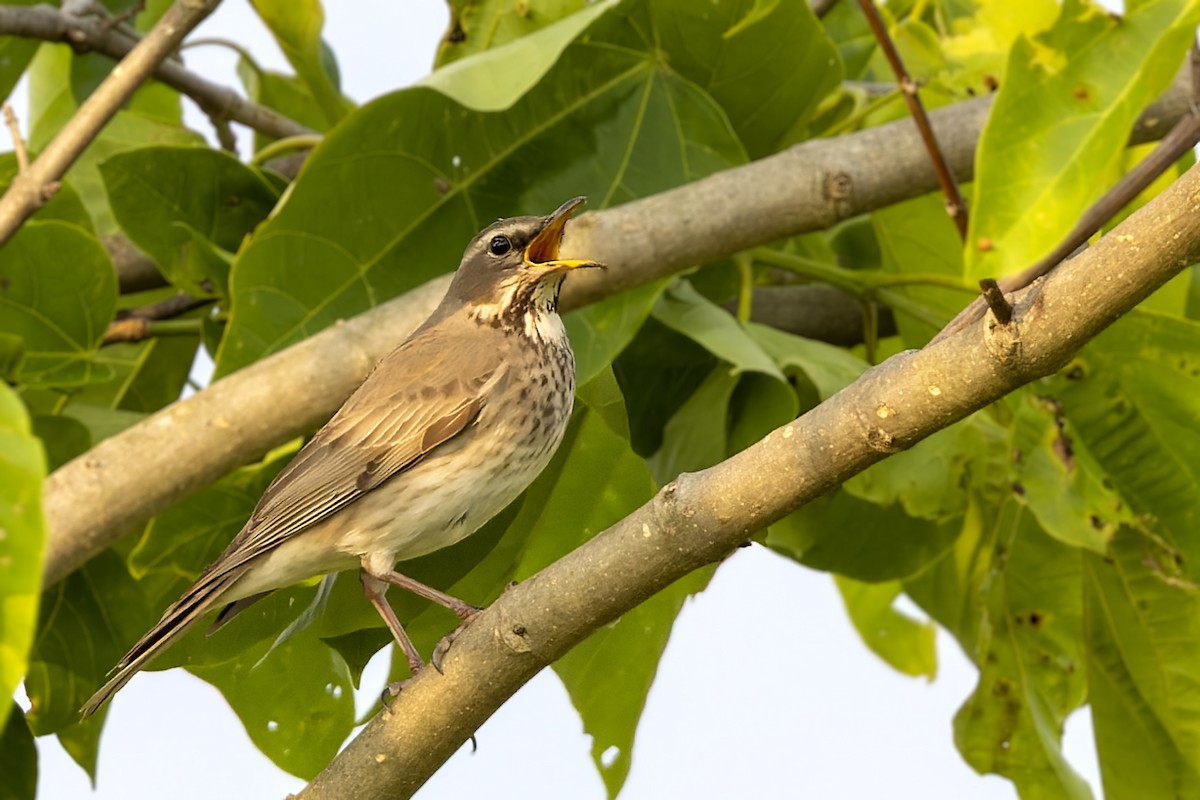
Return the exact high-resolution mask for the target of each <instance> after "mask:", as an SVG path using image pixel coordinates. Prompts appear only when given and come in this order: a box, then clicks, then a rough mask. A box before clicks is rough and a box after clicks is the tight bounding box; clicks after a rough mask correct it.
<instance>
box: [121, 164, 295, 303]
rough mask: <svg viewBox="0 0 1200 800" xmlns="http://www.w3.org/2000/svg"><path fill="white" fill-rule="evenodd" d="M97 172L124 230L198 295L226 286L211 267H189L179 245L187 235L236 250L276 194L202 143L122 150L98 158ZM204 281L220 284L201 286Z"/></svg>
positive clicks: (189, 240)
mask: <svg viewBox="0 0 1200 800" xmlns="http://www.w3.org/2000/svg"><path fill="white" fill-rule="evenodd" d="M100 174H101V176H102V177H103V179H104V186H105V189H106V191H107V192H108V202H109V205H110V206H111V207H112V210H113V214H114V215H115V216H116V219H117V222H118V223H119V224H120V225H121V228H122V230H124V231H125V233H126V234H127V235H128V236H129V238H130V239H132V240H133V242H134V243H135V244H136V245H137V246H138V247H140V248H141V249H142V250H144V251H145V252H146V253H147V254H148V255H149V256H150V257H151V258H153V259H154V260H155V261H156V262H157V263H158V265H159V267H160V268H161V269H162V270H163V274H164V275H166V277H167V278H168V279H169V280H170V281H171V282H172V283H174V284H175V285H176V286H179V287H180V288H182V289H186V290H188V291H190V292H193V293H197V294H211V293H213V292H216V293H218V294H223V293H224V290H225V286H224V280H219V282H218V281H215V280H214V277H213V276H212V275H211V274H209V273H210V271H209V270H189V269H187V267H188V266H189V264H194V263H195V262H189V260H186V259H185V258H184V257H183V249H184V247H185V246H186V245H192V244H193V242H192V238H193V234H198V235H199V236H200V237H201V238H202V239H203V240H206V241H208V242H211V243H212V244H214V245H216V246H217V247H219V248H222V249H224V250H227V251H229V252H236V251H237V250H238V248H239V247H241V245H242V240H243V239H244V238H245V237H246V236H248V235H250V234H251V233H252V232H253V231H254V228H255V227H256V226H257V225H258V224H259V223H261V222H262V221H263V220H265V219H266V218H267V215H268V214H269V213H270V212H271V209H272V208H274V207H275V201H276V200H277V199H278V197H279V193H278V192H276V191H275V189H274V187H272V186H271V184H269V183H268V182H267V181H266V180H265V179H264V178H263V176H262V175H261V174H260V173H258V172H257V171H256V170H253V169H251V168H250V167H247V166H246V165H244V164H242V163H241V162H240V161H238V160H237V159H236V158H233V157H232V156H230V155H229V154H228V153H224V152H221V151H218V150H209V149H207V148H201V147H178V146H175V147H172V146H153V147H143V148H138V149H136V150H127V151H124V152H121V153H117V154H116V155H114V156H111V157H110V158H108V159H107V160H105V161H104V162H103V163H101V164H100ZM226 269H228V267H226ZM205 280H208V281H210V282H217V284H218V285H216V286H209V287H207V291H205V290H204V287H203V286H202V282H203V281H205Z"/></svg>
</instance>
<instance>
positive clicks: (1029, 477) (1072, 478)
mask: <svg viewBox="0 0 1200 800" xmlns="http://www.w3.org/2000/svg"><path fill="white" fill-rule="evenodd" d="M1010 402H1011V404H1012V405H1013V406H1014V407H1015V414H1014V420H1013V427H1012V451H1013V456H1014V460H1015V462H1016V463H1015V464H1014V467H1013V469H1014V471H1015V473H1016V476H1015V477H1016V479H1017V480H1018V481H1019V486H1020V495H1021V497H1022V499H1023V500H1024V501H1025V502H1027V503H1028V504H1029V507H1030V509H1031V510H1032V511H1033V513H1034V514H1035V515H1036V516H1037V518H1038V522H1040V523H1041V525H1042V527H1043V528H1044V529H1045V530H1046V532H1047V533H1048V534H1050V535H1051V536H1053V537H1054V538H1056V539H1058V540H1059V541H1061V542H1063V543H1064V544H1069V545H1073V546H1075V547H1085V548H1087V549H1089V550H1094V551H1095V552H1097V553H1101V554H1103V553H1104V552H1105V551H1106V550H1107V549H1108V542H1109V540H1110V539H1111V538H1112V537H1113V536H1114V535H1115V534H1116V532H1117V528H1118V527H1119V526H1120V525H1122V524H1126V523H1131V522H1133V516H1132V514H1131V513H1130V511H1129V507H1128V505H1127V504H1126V503H1125V501H1124V499H1123V498H1122V497H1121V496H1120V494H1119V493H1118V492H1117V490H1116V489H1115V488H1114V487H1113V485H1112V482H1111V481H1110V480H1109V478H1108V476H1107V475H1105V474H1104V472H1103V470H1102V469H1100V467H1099V465H1098V464H1097V463H1096V460H1095V459H1094V458H1093V457H1092V455H1091V453H1090V452H1089V451H1088V449H1087V445H1086V444H1085V443H1083V442H1081V441H1078V438H1077V437H1076V436H1075V434H1074V431H1072V430H1071V427H1070V425H1069V423H1068V422H1067V420H1066V419H1065V418H1064V417H1063V416H1062V407H1061V406H1060V405H1059V404H1058V403H1057V402H1056V401H1055V400H1054V399H1053V398H1050V397H1039V396H1038V395H1037V394H1036V393H1034V392H1033V391H1020V392H1017V393H1014V394H1013V395H1011V396H1010Z"/></svg>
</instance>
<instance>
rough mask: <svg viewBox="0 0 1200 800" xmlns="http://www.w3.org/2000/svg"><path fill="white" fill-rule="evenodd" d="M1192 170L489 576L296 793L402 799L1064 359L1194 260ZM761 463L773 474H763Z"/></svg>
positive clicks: (1197, 237)
mask: <svg viewBox="0 0 1200 800" xmlns="http://www.w3.org/2000/svg"><path fill="white" fill-rule="evenodd" d="M1198 202H1200V169H1192V170H1191V171H1190V172H1189V173H1188V174H1187V175H1185V176H1184V177H1182V178H1180V179H1179V180H1178V181H1176V183H1175V184H1174V185H1173V186H1172V187H1171V188H1169V189H1168V190H1167V191H1166V192H1164V193H1163V194H1162V195H1161V196H1159V197H1158V198H1156V199H1155V200H1153V201H1152V202H1151V203H1150V204H1148V205H1147V206H1146V207H1145V208H1143V209H1141V210H1140V211H1138V212H1137V213H1136V214H1135V215H1133V216H1132V217H1130V218H1129V219H1128V220H1126V221H1125V222H1124V223H1122V224H1121V225H1120V226H1119V227H1118V228H1117V229H1116V230H1115V231H1113V233H1112V234H1111V235H1109V236H1105V237H1104V238H1103V239H1101V240H1100V242H1099V243H1098V244H1097V245H1096V246H1095V247H1093V248H1091V249H1090V250H1089V251H1087V252H1086V253H1084V254H1082V255H1080V256H1079V257H1077V258H1076V259H1074V260H1072V261H1070V262H1067V263H1066V264H1064V265H1062V266H1061V267H1059V268H1058V269H1057V270H1055V271H1054V272H1053V273H1051V274H1050V275H1049V276H1048V277H1047V278H1045V279H1044V280H1043V281H1041V282H1039V283H1038V284H1035V285H1034V286H1032V287H1030V288H1029V289H1026V290H1024V291H1022V292H1020V293H1019V294H1018V295H1017V297H1016V298H1015V308H1014V315H1013V318H1012V321H1011V322H1010V323H1009V324H1008V325H1001V324H999V323H997V322H996V320H995V319H994V318H991V317H989V318H987V319H985V320H983V321H982V322H980V323H979V324H977V325H975V326H972V327H970V328H967V329H964V330H962V331H960V332H959V333H958V334H956V335H954V336H951V337H949V338H947V339H943V340H942V341H940V342H937V343H934V344H931V345H929V346H928V347H926V348H925V349H923V350H920V351H908V352H905V353H901V354H899V355H897V356H895V357H893V358H891V359H889V360H888V361H886V362H884V363H883V364H881V365H880V366H878V367H875V368H873V369H871V370H869V371H867V372H866V373H864V374H863V375H862V377H860V378H859V380H857V381H856V382H855V383H853V384H852V385H850V386H849V387H847V388H846V389H844V390H843V391H842V392H840V393H839V394H837V395H835V396H834V397H832V398H830V399H829V400H827V401H826V402H824V403H822V404H821V405H820V406H818V407H817V408H815V409H813V410H812V411H810V412H808V413H807V414H805V415H804V416H802V417H800V418H799V419H797V420H795V421H794V422H792V423H789V424H787V425H785V426H783V427H781V428H779V429H777V430H775V431H773V432H771V433H770V434H768V435H767V436H766V437H765V438H763V439H762V440H761V441H760V442H758V443H757V444H755V445H753V446H751V447H749V448H747V449H746V450H744V451H742V452H741V453H739V454H737V455H736V456H734V457H733V458H730V459H728V460H727V461H724V462H722V463H721V464H718V465H717V466H715V467H712V468H710V469H707V470H704V471H703V472H698V473H694V474H690V475H689V474H684V475H681V476H679V478H678V479H677V480H676V481H674V482H672V483H670V484H668V485H667V486H665V487H663V489H662V490H661V491H660V492H659V493H658V495H657V496H656V497H655V498H653V499H652V500H651V501H650V502H649V503H647V504H646V505H644V506H643V507H641V508H640V509H638V510H637V511H635V512H634V513H632V514H631V515H629V516H628V517H626V518H625V519H624V520H622V521H621V522H619V523H617V524H616V525H614V526H613V527H611V528H609V529H608V530H606V531H604V532H602V533H600V534H599V535H597V536H596V537H595V538H594V539H592V540H591V541H589V542H588V543H587V544H585V545H583V546H582V547H580V548H578V549H576V550H575V551H573V552H571V553H570V554H568V555H567V556H565V557H564V558H562V559H560V560H559V561H558V562H556V563H555V564H552V565H551V566H549V567H547V568H546V569H544V570H542V572H540V573H538V574H537V575H535V576H533V577H532V578H530V579H529V580H527V581H525V582H524V583H522V584H520V585H519V586H516V587H514V588H512V589H510V590H509V591H507V592H505V593H504V594H503V595H502V596H501V597H500V599H499V600H497V601H496V602H495V603H494V604H493V605H492V606H491V607H490V608H488V609H487V610H486V611H484V612H483V614H481V615H480V616H479V617H477V618H476V619H475V620H474V621H473V622H472V623H471V624H470V625H469V626H467V628H466V629H465V630H464V631H463V632H462V633H461V634H460V635H459V636H458V638H457V639H456V640H455V642H454V644H453V646H452V647H451V648H450V650H449V653H448V655H447V657H446V659H445V660H444V661H443V669H444V674H438V673H437V672H436V671H435V670H430V669H427V670H424V671H422V672H421V673H420V674H419V675H418V676H417V677H416V678H415V679H414V680H412V681H410V682H409V683H408V684H406V685H405V687H404V690H403V691H402V692H401V693H400V695H399V696H398V697H397V698H396V699H395V701H394V702H393V704H392V706H391V708H390V710H388V711H384V712H382V713H381V714H379V715H378V716H377V717H376V718H375V719H373V720H372V721H371V722H370V723H369V724H368V725H367V727H366V728H365V729H364V730H363V732H362V733H361V734H360V735H359V736H358V737H357V738H356V739H355V740H354V741H352V742H351V743H350V745H349V746H348V747H347V748H346V749H345V750H344V751H342V753H341V754H340V755H338V756H337V757H336V758H335V759H334V760H333V762H332V763H330V765H329V766H328V767H326V769H325V770H324V771H323V772H322V773H321V774H320V775H318V776H317V778H316V779H315V780H314V781H313V782H312V783H311V784H310V785H309V786H308V787H307V788H306V789H305V790H304V791H302V792H301V793H300V794H299V795H298V798H299V800H324V798H342V797H389V798H395V797H409V796H411V795H412V794H413V793H414V792H415V791H416V790H417V789H418V788H420V786H422V785H423V784H424V783H425V781H426V780H428V778H429V777H430V776H431V775H432V774H433V773H434V772H435V771H436V770H437V769H438V768H439V767H440V766H441V765H442V764H443V763H444V762H445V761H446V759H447V758H449V757H450V755H451V754H453V753H454V752H455V750H457V749H458V747H459V746H461V744H462V743H463V742H465V741H466V740H467V739H468V738H469V737H470V736H471V735H472V734H473V733H474V732H475V731H476V730H477V729H478V728H479V726H480V725H481V724H483V722H484V721H485V720H486V719H487V718H488V717H489V716H491V714H492V713H493V712H494V711H495V710H496V708H498V707H499V706H500V704H501V703H503V702H504V701H505V700H507V699H508V698H509V697H510V696H511V695H512V694H513V693H514V692H515V691H516V690H517V689H519V688H520V687H521V686H522V685H523V684H524V683H525V682H527V681H528V680H529V679H530V678H532V677H533V676H534V675H535V674H536V673H537V672H538V671H540V670H541V669H542V668H543V667H545V666H546V665H548V664H550V663H552V662H553V661H555V660H556V659H558V658H559V657H561V656H562V655H563V654H565V653H566V652H567V651H568V650H569V649H570V648H571V647H573V646H574V645H576V644H578V643H579V642H581V641H582V640H583V639H584V638H586V637H587V635H588V634H590V633H591V632H592V631H595V630H597V629H598V628H600V627H601V626H603V625H605V624H608V623H610V622H612V621H613V620H615V619H617V618H618V617H619V616H620V615H621V614H623V613H625V612H627V611H629V610H631V609H632V608H634V607H635V606H636V605H637V604H638V603H640V602H642V601H643V600H645V599H646V598H647V597H649V596H650V595H651V594H653V593H654V592H657V591H659V590H660V589H663V588H665V587H666V586H668V585H669V584H671V583H672V582H674V581H675V580H678V579H679V578H681V577H683V576H684V575H686V574H687V573H689V572H691V571H692V570H694V569H696V568H698V567H700V566H703V565H705V564H709V563H712V562H715V561H719V560H720V559H722V558H724V557H725V556H726V555H727V554H728V553H729V552H730V551H731V550H732V549H733V548H734V547H736V546H737V545H739V544H741V543H742V542H745V541H746V540H747V539H748V538H749V536H750V535H751V534H753V533H754V532H755V531H758V530H761V529H762V528H764V527H766V526H767V525H769V524H771V523H772V522H774V521H776V520H778V519H780V518H782V517H783V516H785V515H786V514H789V513H791V512H792V511H794V510H795V509H796V508H798V507H799V506H800V505H802V504H804V503H806V502H808V501H810V500H813V499H815V498H817V497H819V496H821V495H822V494H824V493H825V492H827V491H829V490H830V489H832V488H833V487H835V486H837V485H839V484H840V483H842V482H843V481H845V480H846V479H847V478H849V477H851V476H852V475H854V474H856V473H858V472H861V471H862V470H864V469H866V468H867V467H868V466H870V465H871V464H874V463H875V462H877V461H879V460H881V459H883V458H885V457H887V456H888V455H890V454H892V453H895V452H898V451H901V450H904V449H906V448H908V447H911V446H912V445H913V444H915V443H916V442H918V441H920V440H921V439H923V438H925V437H926V436H929V435H930V434H932V433H934V432H936V431H938V430H941V429H943V428H945V427H947V426H949V425H951V424H952V423H954V422H956V421H957V420H960V419H962V418H963V417H965V416H967V415H968V414H970V413H971V412H973V411H975V410H977V409H980V408H982V407H984V406H986V405H988V404H989V403H991V402H994V401H995V400H997V399H999V398H1000V397H1002V396H1004V395H1005V394H1007V393H1008V392H1011V391H1013V390H1014V389H1016V388H1018V387H1019V386H1022V385H1024V384H1026V383H1028V382H1030V381H1032V380H1035V379H1037V378H1039V377H1042V376H1045V375H1049V374H1051V373H1052V372H1054V371H1055V370H1056V369H1058V368H1059V367H1060V366H1062V365H1063V364H1064V363H1066V362H1067V360H1068V359H1070V358H1071V356H1072V355H1074V354H1075V353H1076V352H1078V350H1079V349H1080V348H1081V347H1082V346H1083V344H1084V343H1086V342H1087V341H1088V340H1089V339H1091V338H1092V337H1094V336H1095V335H1096V334H1097V333H1099V332H1100V331H1101V330H1103V329H1104V328H1105V327H1107V326H1108V325H1110V324H1111V323H1112V322H1113V321H1114V320H1116V319H1117V318H1118V317H1120V316H1121V315H1122V314H1124V313H1126V312H1128V311H1129V310H1130V309H1131V308H1133V307H1134V305H1136V304H1137V303H1138V302H1140V301H1141V300H1143V299H1145V298H1146V297H1147V296H1148V295H1149V294H1150V293H1151V292H1153V291H1154V290H1155V289H1156V288H1158V287H1159V286H1161V285H1162V284H1163V283H1165V282H1166V281H1167V280H1169V279H1170V278H1171V277H1173V276H1174V275H1176V274H1177V273H1178V272H1179V271H1180V270H1181V269H1183V268H1184V267H1186V266H1188V265H1189V264H1191V263H1194V262H1195V261H1197V260H1198V259H1200V215H1197V214H1196V213H1195V211H1194V209H1195V208H1196V206H1197V203H1198ZM762 475H775V476H779V477H780V478H781V479H780V480H772V481H763V480H762V479H761V476H762Z"/></svg>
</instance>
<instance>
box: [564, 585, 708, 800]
mask: <svg viewBox="0 0 1200 800" xmlns="http://www.w3.org/2000/svg"><path fill="white" fill-rule="evenodd" d="M714 570H715V567H705V568H704V569H700V570H697V571H696V572H693V573H692V574H690V575H687V576H686V577H683V578H680V579H679V580H678V581H676V582H675V583H673V584H671V585H670V586H668V587H667V588H666V589H663V590H662V591H661V592H659V593H658V594H655V595H654V596H653V597H651V598H650V599H649V600H647V601H645V602H644V603H642V604H641V605H639V606H638V607H637V608H634V609H633V610H631V611H628V612H626V613H625V614H623V615H621V618H620V619H619V620H617V621H616V622H615V623H613V624H612V625H607V626H605V627H604V628H601V629H600V630H598V631H596V632H595V633H593V634H592V635H591V636H589V637H588V638H587V640H585V641H584V642H582V643H581V644H578V645H576V646H575V647H574V648H572V649H571V651H570V652H568V653H567V654H566V655H565V656H563V657H562V658H561V659H559V660H558V661H557V662H556V663H555V664H554V671H555V672H556V673H557V674H558V677H559V678H560V679H562V682H563V685H564V686H566V687H567V693H568V694H569V695H570V696H571V703H572V704H573V705H574V706H575V709H576V710H577V711H578V712H579V716H580V717H582V718H583V729H584V732H585V733H586V734H587V735H588V736H590V737H591V738H592V761H593V762H595V764H596V769H597V770H598V771H599V773H600V777H601V778H602V779H603V780H604V786H605V788H606V789H607V790H608V796H609V798H615V797H616V796H617V795H618V794H619V793H620V791H621V787H622V786H623V785H624V783H625V778H626V777H627V776H628V775H629V767H630V766H631V757H632V754H633V743H634V736H635V734H636V733H637V723H638V720H639V719H640V717H641V714H642V709H643V708H644V707H645V705H646V696H647V695H648V694H649V693H650V686H651V684H653V683H654V676H655V674H656V673H657V672H658V662H659V660H660V659H661V658H662V654H663V651H664V650H665V649H666V647H667V640H668V638H669V637H670V635H671V627H672V625H673V624H674V622H675V618H676V617H677V616H678V615H679V610H680V609H681V608H682V607H683V604H684V602H685V601H686V600H687V599H688V597H690V596H691V595H693V594H696V593H697V592H699V591H701V590H703V589H704V587H705V586H707V585H708V582H709V580H710V579H711V578H712V574H713V572H714Z"/></svg>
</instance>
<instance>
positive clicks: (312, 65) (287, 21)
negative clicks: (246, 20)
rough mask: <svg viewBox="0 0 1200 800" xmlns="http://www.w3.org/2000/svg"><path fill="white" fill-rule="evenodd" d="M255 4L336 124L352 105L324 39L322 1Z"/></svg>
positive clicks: (273, 0)
mask: <svg viewBox="0 0 1200 800" xmlns="http://www.w3.org/2000/svg"><path fill="white" fill-rule="evenodd" d="M252 4H253V6H254V10H255V11H257V12H258V15H259V16H260V17H262V20H263V22H265V23H266V24H267V27H268V28H270V29H271V33H272V34H274V35H275V41H277V42H278V43H279V47H280V49H281V50H283V54H284V55H285V56H287V60H288V62H289V63H291V65H292V68H293V69H295V70H296V74H297V75H298V76H299V77H300V80H302V81H303V82H304V84H305V86H306V87H307V88H308V91H309V92H310V93H311V94H312V96H313V98H314V99H315V100H316V102H317V106H318V107H319V108H320V109H321V112H322V113H323V114H324V115H325V120H326V121H327V122H328V123H329V124H330V125H335V124H337V122H339V121H340V120H341V119H342V117H344V116H345V115H346V112H347V111H349V110H350V107H351V104H350V102H349V101H348V100H346V99H345V98H344V97H342V93H341V91H339V90H338V86H337V84H338V75H337V67H336V65H335V64H334V63H333V54H332V53H331V52H330V51H329V50H328V48H326V47H325V46H324V45H323V43H322V41H321V28H323V27H324V25H325V10H324V9H323V8H322V7H321V2H320V0H253V3H252Z"/></svg>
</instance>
